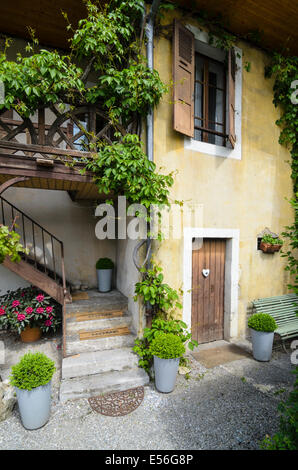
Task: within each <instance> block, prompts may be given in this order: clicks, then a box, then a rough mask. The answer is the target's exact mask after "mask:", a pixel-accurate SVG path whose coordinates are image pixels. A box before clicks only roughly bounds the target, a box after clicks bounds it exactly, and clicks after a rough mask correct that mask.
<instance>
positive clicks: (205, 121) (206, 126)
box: [194, 51, 228, 147]
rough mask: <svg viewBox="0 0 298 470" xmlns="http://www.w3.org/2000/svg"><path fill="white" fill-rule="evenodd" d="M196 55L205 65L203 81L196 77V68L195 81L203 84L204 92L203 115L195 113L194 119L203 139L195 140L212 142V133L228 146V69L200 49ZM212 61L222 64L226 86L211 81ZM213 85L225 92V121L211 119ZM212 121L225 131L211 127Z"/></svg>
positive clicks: (221, 63) (220, 63) (196, 128)
mask: <svg viewBox="0 0 298 470" xmlns="http://www.w3.org/2000/svg"><path fill="white" fill-rule="evenodd" d="M195 56H196V57H197V56H200V58H201V59H202V60H203V61H204V66H203V81H201V80H197V79H196V69H195V78H194V82H195V84H196V83H199V84H201V85H202V86H203V92H202V98H203V100H202V101H203V116H202V117H199V116H196V115H194V120H195V121H194V129H195V130H199V131H201V132H202V139H196V138H195V137H194V140H197V141H199V142H206V143H210V142H209V134H211V135H214V136H218V137H221V138H222V139H223V141H224V145H222V146H223V147H226V142H227V139H228V133H227V69H226V66H225V64H224V62H222V61H220V60H217V59H214V58H212V57H208V56H207V55H205V54H202V53H201V52H198V51H195ZM211 62H213V63H216V64H219V65H220V66H221V68H222V69H223V72H224V73H223V77H224V84H223V86H224V87H223V88H220V87H218V86H214V85H212V84H210V83H209V75H208V72H209V64H210V63H211ZM211 87H212V88H215V89H216V90H221V91H222V92H223V94H224V100H223V122H216V121H211V120H210V119H209V89H210V88H211ZM195 94H196V88H194V97H195ZM196 120H200V121H202V123H203V125H202V126H198V125H196ZM211 122H213V123H214V124H215V125H219V126H221V127H222V128H223V132H218V131H216V130H214V129H211V128H210V127H209V125H210V123H211ZM212 145H217V144H212Z"/></svg>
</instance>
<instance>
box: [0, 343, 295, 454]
mask: <svg viewBox="0 0 298 470" xmlns="http://www.w3.org/2000/svg"><path fill="white" fill-rule="evenodd" d="M292 367H293V366H291V363H290V357H289V355H287V354H285V353H282V352H275V353H274V354H273V358H272V360H271V361H270V363H259V362H256V361H254V360H253V359H250V358H245V359H241V360H237V361H234V362H230V363H228V364H224V365H221V366H218V367H215V368H213V369H208V370H207V369H205V368H204V367H203V366H201V365H200V364H199V363H198V362H196V361H194V360H193V361H192V371H191V374H190V378H189V379H188V380H187V379H186V378H185V376H181V375H180V376H179V377H178V380H177V384H176V388H175V390H174V392H173V393H171V394H161V393H158V392H157V391H156V390H155V388H154V385H153V384H151V385H149V386H147V387H145V398H144V401H143V403H142V404H141V406H140V407H139V408H137V409H136V410H135V411H134V412H133V413H131V414H129V415H126V416H123V417H107V416H103V415H100V414H98V413H96V412H95V411H93V410H92V409H91V408H90V406H89V403H88V401H87V400H86V399H81V400H73V401H69V402H66V403H64V404H60V403H59V402H58V400H57V389H56V387H57V383H56V385H55V387H54V393H53V405H52V414H51V419H50V421H49V422H48V423H47V424H46V425H45V426H44V427H43V428H41V429H38V430H36V431H27V430H25V429H24V428H23V426H22V424H21V422H20V416H19V413H18V410H17V407H16V409H15V410H14V412H13V415H12V416H11V417H10V418H9V419H7V420H6V421H4V422H2V423H0V449H102V450H131V449H135V450H139V449H144V450H147V449H148V450H163V449H166V450H179V449H180V450H194V449H196V450H201V449H212V450H213V449H232V450H238V449H257V448H258V444H259V441H260V440H261V439H262V438H263V437H264V436H265V435H266V434H272V433H274V432H275V431H276V430H277V426H278V416H277V405H278V402H279V401H280V399H281V398H283V397H285V396H286V395H287V394H288V392H289V390H290V389H291V387H292V385H293V378H294V377H293V375H292V374H291V369H292Z"/></svg>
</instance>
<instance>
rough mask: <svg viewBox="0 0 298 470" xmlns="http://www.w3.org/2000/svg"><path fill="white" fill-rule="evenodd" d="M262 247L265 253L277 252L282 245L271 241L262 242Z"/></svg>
mask: <svg viewBox="0 0 298 470" xmlns="http://www.w3.org/2000/svg"><path fill="white" fill-rule="evenodd" d="M260 249H261V250H262V251H263V253H275V252H276V251H279V250H280V249H281V245H271V244H270V243H263V242H261V244H260Z"/></svg>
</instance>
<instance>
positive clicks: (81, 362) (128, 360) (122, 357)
mask: <svg viewBox="0 0 298 470" xmlns="http://www.w3.org/2000/svg"><path fill="white" fill-rule="evenodd" d="M136 367H138V356H137V355H136V354H134V353H133V352H132V350H131V348H121V349H112V350H110V349H108V350H104V351H94V352H85V353H81V354H76V355H75V356H70V357H66V358H64V359H63V361H62V379H70V378H74V377H83V376H85V375H94V374H101V373H105V372H111V371H117V370H118V371H120V370H123V369H126V368H136Z"/></svg>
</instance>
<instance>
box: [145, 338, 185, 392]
mask: <svg viewBox="0 0 298 470" xmlns="http://www.w3.org/2000/svg"><path fill="white" fill-rule="evenodd" d="M150 351H151V353H152V355H153V359H154V372H155V385H156V388H157V390H158V391H159V392H163V393H169V392H172V391H173V390H174V388H175V383H176V377H177V372H178V367H179V360H180V358H181V356H183V354H184V353H185V346H184V344H183V341H182V339H181V338H180V337H179V336H176V335H174V334H173V333H161V334H159V335H157V336H156V337H155V338H154V340H153V341H152V343H151V345H150Z"/></svg>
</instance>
